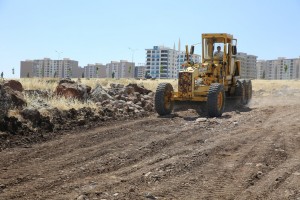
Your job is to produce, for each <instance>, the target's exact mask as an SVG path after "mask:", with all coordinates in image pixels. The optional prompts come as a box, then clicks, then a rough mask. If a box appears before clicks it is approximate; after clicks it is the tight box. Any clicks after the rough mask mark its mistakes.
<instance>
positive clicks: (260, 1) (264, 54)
mask: <svg viewBox="0 0 300 200" xmlns="http://www.w3.org/2000/svg"><path fill="white" fill-rule="evenodd" d="M214 32H216V33H217V32H225V33H230V34H233V35H234V37H236V38H237V39H238V51H240V52H245V53H248V54H252V55H256V56H258V59H276V58H277V57H287V58H297V57H299V56H300V0H284V1H283V0H247V1H245V0H244V1H243V0H227V1H225V0H213V1H208V0H206V1H202V0H180V1H179V0H147V1H146V0H0V72H1V71H3V72H4V77H7V78H11V77H19V71H20V61H22V60H26V59H43V58H45V57H47V58H51V59H58V58H60V59H61V58H70V59H73V60H77V61H79V65H80V66H82V67H83V66H85V65H87V64H89V63H90V64H93V63H103V64H106V63H109V62H110V61H119V60H128V61H131V60H132V56H133V55H134V56H133V57H134V58H133V61H134V62H136V63H145V57H146V54H145V49H147V48H152V47H153V46H156V45H164V46H167V47H170V48H173V46H174V43H175V44H176V48H177V45H178V39H179V38H180V40H181V48H183V46H184V45H185V44H189V45H191V44H194V43H198V42H200V41H201V34H202V33H214ZM129 48H131V50H130V49H129ZM200 49H201V46H196V51H195V53H198V54H200ZM58 52H59V53H58ZM12 68H14V69H15V74H14V75H13V74H12Z"/></svg>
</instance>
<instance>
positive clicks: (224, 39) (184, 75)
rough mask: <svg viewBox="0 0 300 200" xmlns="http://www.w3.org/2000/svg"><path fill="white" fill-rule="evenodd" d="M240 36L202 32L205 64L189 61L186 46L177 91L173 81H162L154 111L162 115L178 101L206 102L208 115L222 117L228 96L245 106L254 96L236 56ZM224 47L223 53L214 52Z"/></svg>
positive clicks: (157, 92)
mask: <svg viewBox="0 0 300 200" xmlns="http://www.w3.org/2000/svg"><path fill="white" fill-rule="evenodd" d="M236 45H237V39H235V38H233V36H232V35H230V34H227V33H216V34H215V33H214V34H212V33H204V34H202V63H194V62H193V61H192V60H190V54H193V53H194V46H191V50H190V54H189V50H188V46H186V62H185V63H184V64H183V66H184V69H183V70H181V71H179V76H178V90H177V91H176V92H174V90H173V86H172V85H171V84H170V83H160V84H159V85H158V87H157V89H156V95H155V110H156V111H157V113H158V114H159V115H161V116H163V115H168V114H170V113H171V112H172V110H173V106H174V103H176V102H177V101H198V102H206V107H207V114H208V116H210V117H220V116H221V115H222V113H223V112H224V108H225V99H226V98H236V99H238V100H239V102H240V103H241V104H243V105H245V104H247V103H248V102H249V101H250V99H251V97H252V83H251V80H247V79H241V75H240V71H241V62H240V61H239V60H237V59H236V54H237V46H236ZM217 47H218V48H219V47H220V48H221V47H223V48H222V49H223V52H220V53H215V51H216V48H217Z"/></svg>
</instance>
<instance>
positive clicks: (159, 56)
mask: <svg viewBox="0 0 300 200" xmlns="http://www.w3.org/2000/svg"><path fill="white" fill-rule="evenodd" d="M191 57H192V59H193V60H194V62H199V61H200V56H199V55H196V54H194V55H192V56H191ZM184 61H185V52H181V51H179V50H175V47H174V48H173V49H171V48H168V47H164V46H153V48H152V49H146V73H149V74H150V76H151V77H154V78H161V79H172V78H177V76H178V70H179V69H180V67H181V65H182V63H183V62H184Z"/></svg>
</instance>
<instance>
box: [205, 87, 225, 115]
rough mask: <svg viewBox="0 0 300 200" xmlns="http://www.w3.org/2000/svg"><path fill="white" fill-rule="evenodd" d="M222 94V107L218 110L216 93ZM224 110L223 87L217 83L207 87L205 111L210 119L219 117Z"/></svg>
mask: <svg viewBox="0 0 300 200" xmlns="http://www.w3.org/2000/svg"><path fill="white" fill-rule="evenodd" d="M219 92H222V93H223V107H222V109H221V110H218V93H219ZM224 108H225V91H224V86H223V85H221V84H219V83H213V84H211V85H210V87H209V91H208V95H207V111H208V115H209V116H210V117H220V116H221V115H222V113H223V111H224Z"/></svg>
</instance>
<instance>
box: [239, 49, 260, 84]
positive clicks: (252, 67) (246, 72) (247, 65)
mask: <svg viewBox="0 0 300 200" xmlns="http://www.w3.org/2000/svg"><path fill="white" fill-rule="evenodd" d="M236 58H237V60H240V61H241V77H242V78H249V79H256V77H257V70H256V59H257V56H254V55H248V54H246V53H242V52H238V53H237V55H236Z"/></svg>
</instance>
